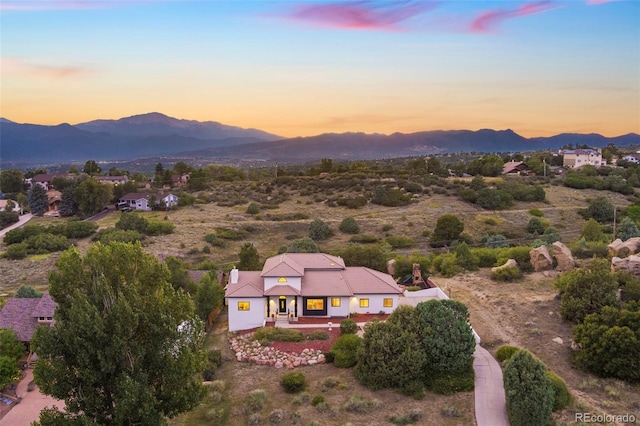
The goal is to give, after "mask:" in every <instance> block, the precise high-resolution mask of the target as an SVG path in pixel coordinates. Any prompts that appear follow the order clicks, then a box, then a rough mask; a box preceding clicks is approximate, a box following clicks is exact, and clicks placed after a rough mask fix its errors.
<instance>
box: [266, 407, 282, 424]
mask: <svg viewBox="0 0 640 426" xmlns="http://www.w3.org/2000/svg"><path fill="white" fill-rule="evenodd" d="M284 419H285V415H284V410H282V409H281V408H276V409H275V410H273V411H271V412H270V413H269V422H271V424H274V425H277V424H280V423H282V422H283V421H284Z"/></svg>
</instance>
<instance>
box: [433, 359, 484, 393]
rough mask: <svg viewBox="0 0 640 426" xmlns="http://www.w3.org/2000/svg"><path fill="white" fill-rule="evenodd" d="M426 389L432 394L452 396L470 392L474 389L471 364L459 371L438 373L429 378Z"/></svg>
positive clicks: (473, 374)
mask: <svg viewBox="0 0 640 426" xmlns="http://www.w3.org/2000/svg"><path fill="white" fill-rule="evenodd" d="M427 387H428V388H429V390H431V391H432V392H434V393H438V394H441V395H452V394H454V393H457V392H468V391H472V390H473V389H474V387H475V373H474V371H473V364H472V363H469V365H468V367H467V368H465V369H463V370H461V371H451V372H439V373H436V374H434V375H432V377H430V379H429V381H428V383H427Z"/></svg>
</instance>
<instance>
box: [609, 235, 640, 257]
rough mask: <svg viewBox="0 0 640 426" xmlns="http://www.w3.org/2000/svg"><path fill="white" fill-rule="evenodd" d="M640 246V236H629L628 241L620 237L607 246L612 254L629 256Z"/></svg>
mask: <svg viewBox="0 0 640 426" xmlns="http://www.w3.org/2000/svg"><path fill="white" fill-rule="evenodd" d="M639 246H640V237H634V238H629V239H628V240H626V241H622V240H621V239H620V238H618V239H617V240H615V241H614V242H612V243H611V244H609V245H608V246H607V251H608V253H609V255H610V256H617V257H627V256H629V255H632V254H635V253H636V252H637V251H638V247H639Z"/></svg>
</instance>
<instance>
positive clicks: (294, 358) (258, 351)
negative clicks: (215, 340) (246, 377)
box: [229, 334, 325, 369]
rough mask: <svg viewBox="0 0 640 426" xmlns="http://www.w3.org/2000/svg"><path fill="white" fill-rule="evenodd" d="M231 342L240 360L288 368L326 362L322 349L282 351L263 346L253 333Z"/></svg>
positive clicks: (232, 348) (232, 339)
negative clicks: (254, 337) (296, 351)
mask: <svg viewBox="0 0 640 426" xmlns="http://www.w3.org/2000/svg"><path fill="white" fill-rule="evenodd" d="M229 343H230V345H231V350H233V352H234V353H235V356H236V361H238V362H253V363H255V364H259V365H271V366H273V367H275V368H287V369H292V368H295V367H299V366H302V365H315V364H323V363H324V362H325V357H324V354H323V353H322V351H320V350H317V351H316V350H314V349H303V350H302V352H300V353H299V354H297V353H289V352H282V351H280V350H278V349H276V348H272V347H271V346H262V345H261V344H260V342H258V341H255V340H253V335H251V334H248V335H244V336H237V337H233V338H231V339H230V340H229Z"/></svg>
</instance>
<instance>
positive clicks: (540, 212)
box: [529, 209, 544, 217]
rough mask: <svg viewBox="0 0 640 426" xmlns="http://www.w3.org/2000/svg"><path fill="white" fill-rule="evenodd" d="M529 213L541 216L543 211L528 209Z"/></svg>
mask: <svg viewBox="0 0 640 426" xmlns="http://www.w3.org/2000/svg"><path fill="white" fill-rule="evenodd" d="M529 214H530V215H531V216H535V217H542V216H544V213H543V212H542V210H540V209H529Z"/></svg>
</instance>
